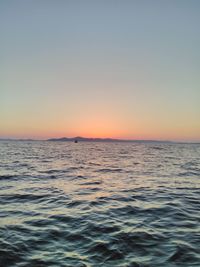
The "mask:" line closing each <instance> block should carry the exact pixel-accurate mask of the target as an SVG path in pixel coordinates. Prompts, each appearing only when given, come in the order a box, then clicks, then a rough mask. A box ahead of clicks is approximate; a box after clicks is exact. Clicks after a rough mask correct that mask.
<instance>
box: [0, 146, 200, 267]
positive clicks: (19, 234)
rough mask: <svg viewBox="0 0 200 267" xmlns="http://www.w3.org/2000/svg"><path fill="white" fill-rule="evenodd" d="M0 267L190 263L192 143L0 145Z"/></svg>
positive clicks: (197, 231) (197, 152)
mask: <svg viewBox="0 0 200 267" xmlns="http://www.w3.org/2000/svg"><path fill="white" fill-rule="evenodd" d="M0 185H1V186H0V266H1V267H4V266H5V267H6V266H16V267H25V266H27V267H28V266H33V267H34V266H36V267H37V266H41V267H42V266H49V267H53V266H55V267H56V266H59V267H60V266H61V267H62V266H63V267H64V266H65V267H76V266H77V267H84V266H87V267H93V266H96V267H98V266H104V267H111V266H113V267H118V266H120V267H138V266H140V267H141V266H146V267H147V266H150V267H154V266H155V267H160V266H163V267H165V266H169V267H175V266H181V267H184V266H188V267H192V266H198V267H199V266H200V145H197V144H167V143H166V144H164V143H163V144H159V143H158V144H157V143H87V142H83V143H81V142H80V143H78V144H74V143H70V142H47V141H43V142H19V141H16V142H14V141H12V142H5V141H2V142H0Z"/></svg>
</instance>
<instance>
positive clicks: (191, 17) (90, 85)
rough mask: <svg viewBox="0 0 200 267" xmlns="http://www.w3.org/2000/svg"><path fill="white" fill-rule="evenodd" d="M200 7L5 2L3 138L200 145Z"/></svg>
mask: <svg viewBox="0 0 200 267" xmlns="http://www.w3.org/2000/svg"><path fill="white" fill-rule="evenodd" d="M199 13H200V1H199V0H190V1H187V0H181V1H180V0H167V1H160V0H123V1H122V0H121V1H120V0H97V1H94V0H90V1H89V0H79V1H77V0H71V1H70V0H54V1H53V0H42V1H41V0H29V1H27V0H18V1H15V0H7V1H0V36H1V42H0V137H1V138H40V139H45V138H50V137H63V136H68V137H70V136H77V135H81V136H86V137H113V138H124V139H159V140H180V141H200V50H199V48H200V16H199Z"/></svg>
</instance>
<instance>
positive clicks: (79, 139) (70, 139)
mask: <svg viewBox="0 0 200 267" xmlns="http://www.w3.org/2000/svg"><path fill="white" fill-rule="evenodd" d="M0 141H21V142H24V141H25V142H38V141H49V142H75V141H76V142H110V143H111V142H123V143H128V142H135V143H167V144H168V143H169V144H170V143H172V144H173V143H176V144H177V143H180V144H197V145H199V144H200V142H198V141H197V142H192V141H171V140H170V141H169V140H147V139H117V138H89V137H82V136H76V137H61V138H50V139H45V140H44V139H43V140H41V139H30V138H29V139H27V138H24V139H22V138H20V139H17V138H0Z"/></svg>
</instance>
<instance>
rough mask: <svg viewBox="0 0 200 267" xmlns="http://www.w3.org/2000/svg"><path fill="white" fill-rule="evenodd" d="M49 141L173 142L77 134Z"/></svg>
mask: <svg viewBox="0 0 200 267" xmlns="http://www.w3.org/2000/svg"><path fill="white" fill-rule="evenodd" d="M47 141H53V142H57V141H59V142H68V141H71V142H74V141H78V142H156V143H158V142H159V143H172V142H173V141H161V140H132V139H130V140H128V139H116V138H88V137H82V136H76V137H61V138H50V139H47Z"/></svg>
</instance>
